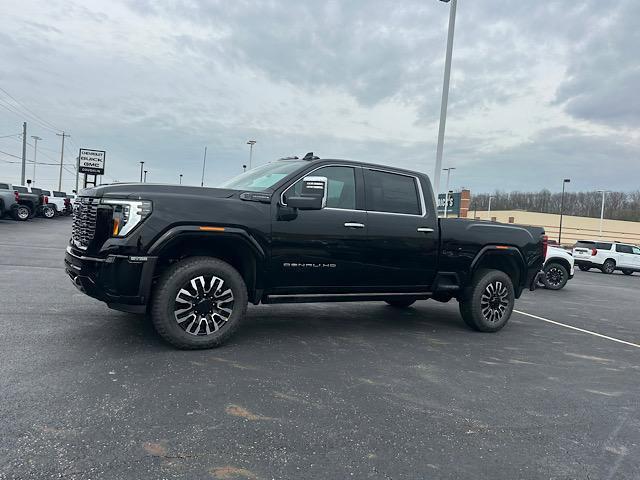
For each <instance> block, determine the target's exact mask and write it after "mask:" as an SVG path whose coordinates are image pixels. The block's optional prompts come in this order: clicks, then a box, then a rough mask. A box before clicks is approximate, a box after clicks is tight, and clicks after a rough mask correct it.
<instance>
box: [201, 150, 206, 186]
mask: <svg viewBox="0 0 640 480" xmlns="http://www.w3.org/2000/svg"><path fill="white" fill-rule="evenodd" d="M206 164H207V147H204V158H203V159H202V179H200V186H201V187H204V167H205V165H206Z"/></svg>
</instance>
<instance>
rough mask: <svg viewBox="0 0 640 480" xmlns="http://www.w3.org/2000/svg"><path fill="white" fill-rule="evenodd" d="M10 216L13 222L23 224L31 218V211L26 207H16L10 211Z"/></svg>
mask: <svg viewBox="0 0 640 480" xmlns="http://www.w3.org/2000/svg"><path fill="white" fill-rule="evenodd" d="M11 215H12V216H13V218H14V219H15V220H18V221H19V222H24V221H26V220H29V217H30V216H31V209H30V208H29V207H27V206H26V205H18V206H16V207H14V208H13V209H12V210H11Z"/></svg>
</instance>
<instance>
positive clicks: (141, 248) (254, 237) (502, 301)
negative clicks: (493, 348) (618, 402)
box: [65, 154, 546, 348]
mask: <svg viewBox="0 0 640 480" xmlns="http://www.w3.org/2000/svg"><path fill="white" fill-rule="evenodd" d="M545 249H546V237H545V236H544V230H543V229H541V228H537V227H522V226H516V225H503V224H498V223H493V222H484V221H480V222H478V221H469V220H466V219H439V218H437V216H436V210H435V201H434V195H433V192H432V189H431V183H430V181H429V179H428V177H427V176H426V175H424V174H422V173H417V172H412V171H407V170H401V169H398V168H392V167H386V166H380V165H373V164H367V163H360V162H354V161H346V160H326V159H319V158H318V157H315V156H313V155H312V154H308V155H307V156H305V158H304V159H298V158H293V159H282V160H279V161H275V162H272V163H268V164H266V165H263V166H260V167H258V168H255V169H252V170H250V171H248V172H246V173H244V174H242V175H240V176H239V177H237V178H235V179H232V180H230V181H228V182H226V183H224V184H222V185H221V186H220V187H219V188H202V187H190V186H177V185H155V184H148V183H143V184H138V183H134V184H114V185H104V186H99V187H95V188H88V189H84V190H82V191H81V192H80V194H79V195H78V197H77V198H76V201H75V205H74V220H73V227H72V236H71V239H70V243H69V245H68V246H67V249H66V256H65V266H66V271H67V273H68V275H69V276H70V277H71V280H72V281H73V283H74V284H75V285H76V286H77V287H78V288H79V289H80V290H81V291H82V292H84V293H86V294H87V295H90V296H92V297H94V298H97V299H99V300H102V301H104V302H106V303H107V305H108V306H109V307H111V308H113V309H116V310H122V311H127V312H137V313H144V314H150V316H151V318H152V321H153V324H154V326H155V329H156V330H157V332H158V333H159V334H160V335H161V336H162V337H164V338H165V339H166V340H167V341H169V342H170V343H172V344H173V345H175V346H177V347H179V348H210V347H215V346H218V345H220V344H222V343H223V342H224V341H226V340H227V339H228V338H229V337H230V336H231V335H232V334H233V333H234V332H235V331H236V330H237V328H238V326H239V325H240V323H241V321H242V319H243V317H244V316H245V312H246V308H247V303H248V302H251V303H253V304H259V303H265V304H266V303H284V302H334V301H364V300H378V301H380V300H381V301H385V302H387V303H388V304H389V305H391V306H393V307H397V308H406V307H408V306H410V305H411V304H412V303H414V302H415V301H416V300H422V299H428V298H432V299H434V300H437V301H441V302H446V301H449V300H451V299H454V298H455V299H456V300H457V301H458V302H459V304H460V313H461V315H462V318H463V319H464V321H465V323H466V324H467V325H468V326H469V327H470V328H472V329H474V330H478V331H482V332H495V331H498V330H500V329H501V328H502V327H504V326H505V324H506V323H507V321H508V320H509V317H510V316H511V313H512V310H513V307H514V302H515V299H517V298H518V297H520V295H521V294H522V292H523V290H525V289H527V288H529V289H531V290H533V289H534V288H535V287H536V284H537V282H538V281H539V280H540V275H541V273H540V271H541V269H542V265H543V262H544V258H545V253H546V252H545Z"/></svg>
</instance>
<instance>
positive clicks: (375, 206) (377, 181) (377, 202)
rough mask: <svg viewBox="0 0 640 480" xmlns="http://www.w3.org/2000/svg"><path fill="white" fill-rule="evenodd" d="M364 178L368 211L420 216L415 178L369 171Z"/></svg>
mask: <svg viewBox="0 0 640 480" xmlns="http://www.w3.org/2000/svg"><path fill="white" fill-rule="evenodd" d="M364 176H365V196H366V205H367V210H368V211H371V212H384V213H402V214H406V215H421V214H422V210H421V207H420V196H419V194H418V187H417V185H416V179H415V177H411V176H408V175H402V174H397V173H389V172H382V171H379V170H369V169H365V171H364Z"/></svg>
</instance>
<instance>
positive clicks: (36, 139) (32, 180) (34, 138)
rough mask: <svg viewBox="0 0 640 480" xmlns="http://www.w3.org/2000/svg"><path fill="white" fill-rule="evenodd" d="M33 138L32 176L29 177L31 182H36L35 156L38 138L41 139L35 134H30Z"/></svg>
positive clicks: (36, 154)
mask: <svg viewBox="0 0 640 480" xmlns="http://www.w3.org/2000/svg"><path fill="white" fill-rule="evenodd" d="M31 138H33V178H32V179H31V184H32V185H35V184H36V159H37V158H36V157H37V156H38V140H42V139H41V138H40V137H38V136H37V135H31Z"/></svg>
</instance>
